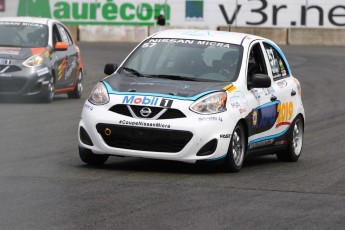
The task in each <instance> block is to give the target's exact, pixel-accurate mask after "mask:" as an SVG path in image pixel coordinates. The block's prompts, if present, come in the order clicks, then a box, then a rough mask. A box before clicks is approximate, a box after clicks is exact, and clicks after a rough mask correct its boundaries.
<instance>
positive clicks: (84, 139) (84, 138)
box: [79, 127, 93, 146]
mask: <svg viewBox="0 0 345 230" xmlns="http://www.w3.org/2000/svg"><path fill="white" fill-rule="evenodd" d="M79 136H80V140H81V142H83V143H84V144H86V145H90V146H93V143H92V141H91V138H90V136H89V135H88V134H87V132H86V130H85V129H84V128H83V127H80V130H79Z"/></svg>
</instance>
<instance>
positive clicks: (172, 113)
mask: <svg viewBox="0 0 345 230" xmlns="http://www.w3.org/2000/svg"><path fill="white" fill-rule="evenodd" d="M183 117H186V115H184V113H182V112H181V111H180V110H178V109H168V110H167V111H166V112H165V113H163V115H162V116H160V117H159V118H158V119H175V118H183Z"/></svg>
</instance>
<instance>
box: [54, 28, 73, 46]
mask: <svg viewBox="0 0 345 230" xmlns="http://www.w3.org/2000/svg"><path fill="white" fill-rule="evenodd" d="M57 28H58V30H59V32H60V36H61V40H62V41H63V42H65V43H66V44H67V45H68V46H70V45H72V40H71V38H70V37H69V34H68V32H67V31H66V30H65V28H63V27H62V26H61V25H57Z"/></svg>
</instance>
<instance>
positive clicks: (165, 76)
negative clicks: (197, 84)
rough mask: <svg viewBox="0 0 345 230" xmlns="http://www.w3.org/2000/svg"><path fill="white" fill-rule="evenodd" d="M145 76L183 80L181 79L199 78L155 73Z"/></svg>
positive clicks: (192, 79) (194, 79)
mask: <svg viewBox="0 0 345 230" xmlns="http://www.w3.org/2000/svg"><path fill="white" fill-rule="evenodd" d="M147 77H153V78H166V79H171V80H183V81H199V80H200V79H196V78H192V77H184V76H179V75H169V74H157V75H149V76H147Z"/></svg>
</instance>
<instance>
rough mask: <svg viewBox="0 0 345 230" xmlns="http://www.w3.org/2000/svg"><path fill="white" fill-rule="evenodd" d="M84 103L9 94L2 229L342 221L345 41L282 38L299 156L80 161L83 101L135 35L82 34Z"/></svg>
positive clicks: (330, 225)
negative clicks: (231, 165)
mask: <svg viewBox="0 0 345 230" xmlns="http://www.w3.org/2000/svg"><path fill="white" fill-rule="evenodd" d="M79 45H80V48H81V51H82V55H83V58H84V64H85V67H86V71H87V75H86V78H85V82H84V86H85V91H84V95H83V98H82V99H81V100H70V99H67V97H66V96H65V95H61V96H57V97H56V98H55V99H54V101H53V103H52V104H40V103H32V102H30V101H24V102H23V101H18V100H15V101H2V102H0V122H1V123H0V124H1V127H0V229H11V230H14V229H344V226H345V141H344V138H345V106H344V98H345V61H344V59H345V47H305V46H284V47H282V48H283V50H284V51H285V54H286V56H287V58H288V60H289V63H290V66H291V68H292V71H293V74H294V76H296V77H297V78H298V79H299V80H300V82H301V85H302V98H303V102H304V106H305V109H306V116H307V120H306V128H305V142H304V147H303V153H302V156H301V158H300V160H299V161H298V162H297V163H282V162H278V161H277V159H276V157H275V156H266V157H261V158H254V159H248V160H247V161H246V162H245V165H244V167H243V168H242V170H241V171H240V172H239V173H233V174H229V173H225V172H221V171H219V170H217V168H216V167H206V168H205V167H201V166H196V165H190V164H184V163H178V162H167V161H159V160H147V159H135V158H116V157H113V158H110V159H109V160H108V162H107V163H106V164H105V165H104V166H103V167H91V166H87V165H85V164H83V163H82V162H81V161H80V159H79V156H78V150H77V126H78V121H79V118H80V113H81V110H82V106H83V103H84V101H85V99H86V98H87V96H88V94H89V93H90V91H91V89H92V87H93V85H94V84H95V83H96V82H97V81H98V80H100V79H102V78H103V77H104V74H103V67H104V64H105V63H120V62H121V60H122V59H123V58H124V57H125V56H126V55H127V53H128V52H129V51H130V50H131V49H132V48H133V47H134V45H135V44H125V43H79Z"/></svg>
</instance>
